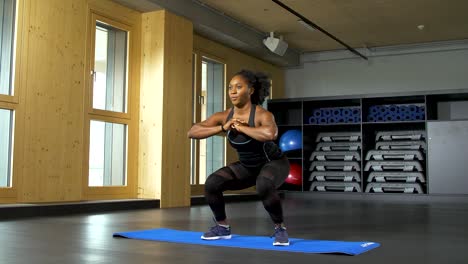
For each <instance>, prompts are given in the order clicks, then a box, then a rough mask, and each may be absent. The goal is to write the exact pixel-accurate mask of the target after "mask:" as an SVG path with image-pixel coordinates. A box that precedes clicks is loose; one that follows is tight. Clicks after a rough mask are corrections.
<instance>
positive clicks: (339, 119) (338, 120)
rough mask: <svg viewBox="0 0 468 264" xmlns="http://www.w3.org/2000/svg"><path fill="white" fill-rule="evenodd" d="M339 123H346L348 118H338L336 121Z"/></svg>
mask: <svg viewBox="0 0 468 264" xmlns="http://www.w3.org/2000/svg"><path fill="white" fill-rule="evenodd" d="M336 121H337V123H346V118H345V117H338V118H337V119H336Z"/></svg>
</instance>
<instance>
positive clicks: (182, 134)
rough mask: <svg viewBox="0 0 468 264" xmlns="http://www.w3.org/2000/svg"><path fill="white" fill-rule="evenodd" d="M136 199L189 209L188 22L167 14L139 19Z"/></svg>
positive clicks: (189, 29)
mask: <svg viewBox="0 0 468 264" xmlns="http://www.w3.org/2000/svg"><path fill="white" fill-rule="evenodd" d="M142 32H143V41H142V45H143V47H142V51H143V58H142V65H143V66H142V67H143V70H142V77H141V91H140V93H141V95H140V100H141V101H140V155H139V160H140V162H139V165H140V168H139V171H140V174H139V188H138V189H139V193H140V194H139V196H140V197H145V198H158V199H160V202H161V207H177V206H188V205H190V179H189V175H190V141H189V139H188V138H187V131H188V129H189V128H190V125H191V115H192V108H191V105H192V50H193V47H192V43H193V39H192V36H193V27H192V23H191V22H190V21H188V20H186V19H183V18H181V17H178V16H175V15H173V14H171V13H169V12H166V11H156V12H151V13H147V14H143V23H142Z"/></svg>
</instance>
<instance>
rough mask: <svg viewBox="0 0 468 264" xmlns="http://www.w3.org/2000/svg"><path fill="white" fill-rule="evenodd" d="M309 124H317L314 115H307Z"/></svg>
mask: <svg viewBox="0 0 468 264" xmlns="http://www.w3.org/2000/svg"><path fill="white" fill-rule="evenodd" d="M309 124H317V118H315V116H311V117H309Z"/></svg>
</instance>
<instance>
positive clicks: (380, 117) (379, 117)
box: [376, 115, 385, 122]
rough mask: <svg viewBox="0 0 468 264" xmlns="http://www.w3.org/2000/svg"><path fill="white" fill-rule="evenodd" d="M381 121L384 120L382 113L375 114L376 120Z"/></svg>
mask: <svg viewBox="0 0 468 264" xmlns="http://www.w3.org/2000/svg"><path fill="white" fill-rule="evenodd" d="M382 121H385V117H384V116H383V115H379V116H377V118H376V122H382Z"/></svg>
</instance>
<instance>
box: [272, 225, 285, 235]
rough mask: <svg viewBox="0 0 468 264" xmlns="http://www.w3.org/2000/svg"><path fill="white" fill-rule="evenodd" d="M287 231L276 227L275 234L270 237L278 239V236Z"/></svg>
mask: <svg viewBox="0 0 468 264" xmlns="http://www.w3.org/2000/svg"><path fill="white" fill-rule="evenodd" d="M285 230H286V229H284V228H282V227H276V228H275V232H274V233H273V234H272V235H271V236H270V237H276V235H277V234H279V233H281V232H284V231H285Z"/></svg>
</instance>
